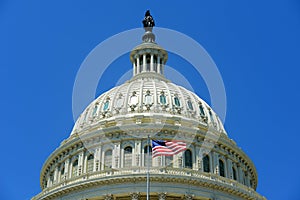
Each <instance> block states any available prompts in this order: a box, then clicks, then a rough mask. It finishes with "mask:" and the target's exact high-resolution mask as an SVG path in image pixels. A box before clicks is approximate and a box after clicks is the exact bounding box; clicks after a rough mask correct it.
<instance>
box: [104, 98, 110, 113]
mask: <svg viewBox="0 0 300 200" xmlns="http://www.w3.org/2000/svg"><path fill="white" fill-rule="evenodd" d="M108 107H109V100H106V102H105V103H104V104H103V111H107V110H108Z"/></svg>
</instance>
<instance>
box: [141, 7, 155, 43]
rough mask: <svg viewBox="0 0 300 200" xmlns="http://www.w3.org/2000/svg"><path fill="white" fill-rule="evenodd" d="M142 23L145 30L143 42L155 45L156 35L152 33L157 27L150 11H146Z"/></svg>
mask: <svg viewBox="0 0 300 200" xmlns="http://www.w3.org/2000/svg"><path fill="white" fill-rule="evenodd" d="M142 23H143V26H144V29H145V34H144V35H143V42H150V43H155V35H154V34H153V33H152V29H153V27H154V26H155V22H154V19H153V17H152V15H151V14H150V10H147V11H146V13H145V17H144V19H143V21H142Z"/></svg>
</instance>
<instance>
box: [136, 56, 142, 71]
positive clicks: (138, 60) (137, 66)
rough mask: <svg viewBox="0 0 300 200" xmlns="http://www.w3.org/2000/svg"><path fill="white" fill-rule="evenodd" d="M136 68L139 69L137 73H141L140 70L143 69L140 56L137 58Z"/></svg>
mask: <svg viewBox="0 0 300 200" xmlns="http://www.w3.org/2000/svg"><path fill="white" fill-rule="evenodd" d="M136 70H137V71H136V74H139V73H140V71H141V66H140V58H139V57H137V58H136Z"/></svg>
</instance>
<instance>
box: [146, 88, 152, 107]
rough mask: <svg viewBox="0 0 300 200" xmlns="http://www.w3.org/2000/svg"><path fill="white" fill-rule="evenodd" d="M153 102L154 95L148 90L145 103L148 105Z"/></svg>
mask: <svg viewBox="0 0 300 200" xmlns="http://www.w3.org/2000/svg"><path fill="white" fill-rule="evenodd" d="M152 103H153V100H152V96H151V94H150V90H147V92H146V95H145V104H146V105H151V104H152Z"/></svg>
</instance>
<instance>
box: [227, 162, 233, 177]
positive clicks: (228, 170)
mask: <svg viewBox="0 0 300 200" xmlns="http://www.w3.org/2000/svg"><path fill="white" fill-rule="evenodd" d="M227 178H231V179H233V171H232V161H231V160H230V159H228V158H227Z"/></svg>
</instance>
